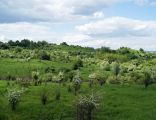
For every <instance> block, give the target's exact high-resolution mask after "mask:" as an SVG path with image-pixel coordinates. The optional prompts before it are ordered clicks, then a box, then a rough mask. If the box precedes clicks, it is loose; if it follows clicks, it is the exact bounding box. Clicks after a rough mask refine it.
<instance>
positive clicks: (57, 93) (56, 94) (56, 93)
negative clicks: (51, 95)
mask: <svg viewBox="0 0 156 120" xmlns="http://www.w3.org/2000/svg"><path fill="white" fill-rule="evenodd" d="M60 98H61V91H60V89H59V88H57V89H56V90H55V99H56V100H60Z"/></svg>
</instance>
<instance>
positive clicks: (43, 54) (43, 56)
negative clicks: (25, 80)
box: [39, 51, 51, 60]
mask: <svg viewBox="0 0 156 120" xmlns="http://www.w3.org/2000/svg"><path fill="white" fill-rule="evenodd" d="M39 56H40V59H41V60H50V59H51V58H50V55H49V54H48V53H47V52H45V51H42V52H41V53H40V55H39Z"/></svg>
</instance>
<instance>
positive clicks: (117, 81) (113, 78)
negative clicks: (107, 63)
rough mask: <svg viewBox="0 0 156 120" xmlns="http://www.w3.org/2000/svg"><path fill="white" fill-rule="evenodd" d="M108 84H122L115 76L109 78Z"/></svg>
mask: <svg viewBox="0 0 156 120" xmlns="http://www.w3.org/2000/svg"><path fill="white" fill-rule="evenodd" d="M106 82H107V83H108V84H120V80H119V79H118V78H117V77H115V76H110V77H108V79H107V81H106Z"/></svg>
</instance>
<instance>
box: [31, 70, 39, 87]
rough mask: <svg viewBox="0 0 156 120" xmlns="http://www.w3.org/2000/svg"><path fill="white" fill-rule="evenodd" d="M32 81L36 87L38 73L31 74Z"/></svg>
mask: <svg viewBox="0 0 156 120" xmlns="http://www.w3.org/2000/svg"><path fill="white" fill-rule="evenodd" d="M32 79H33V81H34V84H35V86H37V85H38V83H39V72H37V71H34V72H32Z"/></svg>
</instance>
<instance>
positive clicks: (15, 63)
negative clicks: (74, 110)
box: [0, 58, 95, 80]
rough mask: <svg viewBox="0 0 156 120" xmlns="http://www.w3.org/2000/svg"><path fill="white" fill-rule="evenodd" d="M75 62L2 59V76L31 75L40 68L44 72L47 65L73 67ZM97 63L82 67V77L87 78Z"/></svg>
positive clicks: (0, 68)
mask: <svg viewBox="0 0 156 120" xmlns="http://www.w3.org/2000/svg"><path fill="white" fill-rule="evenodd" d="M72 66H73V62H70V63H65V62H62V61H40V60H37V59H34V60H31V61H29V62H27V61H22V59H6V58H1V59H0V76H2V77H4V78H6V76H8V75H12V76H16V77H28V76H31V73H32V71H35V70H39V71H40V73H41V74H42V73H43V72H44V70H45V68H46V67H52V68H55V69H56V70H58V69H60V68H68V69H72ZM93 69H95V65H92V66H88V67H83V68H81V75H82V77H83V78H84V79H85V80H87V79H88V75H89V74H90V73H92V72H93Z"/></svg>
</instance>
